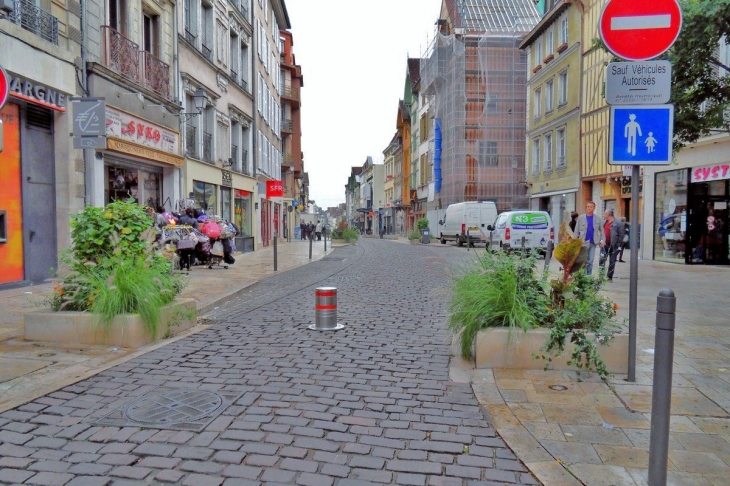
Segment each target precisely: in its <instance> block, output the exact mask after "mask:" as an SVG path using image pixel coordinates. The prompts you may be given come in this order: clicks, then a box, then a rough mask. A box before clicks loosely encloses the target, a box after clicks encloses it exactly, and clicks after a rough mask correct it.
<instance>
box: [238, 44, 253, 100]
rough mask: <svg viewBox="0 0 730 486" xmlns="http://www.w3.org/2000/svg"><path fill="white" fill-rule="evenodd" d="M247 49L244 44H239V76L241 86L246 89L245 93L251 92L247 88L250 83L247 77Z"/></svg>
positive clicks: (248, 62)
mask: <svg viewBox="0 0 730 486" xmlns="http://www.w3.org/2000/svg"><path fill="white" fill-rule="evenodd" d="M249 65H250V61H249V49H248V46H247V45H246V44H244V43H241V64H240V68H239V69H240V70H241V72H240V75H241V84H242V85H243V87H244V88H245V89H246V91H249V92H250V91H251V89H250V88H249V86H248V83H249V82H250V81H251V78H250V77H249V74H248V73H249V68H248V67H249Z"/></svg>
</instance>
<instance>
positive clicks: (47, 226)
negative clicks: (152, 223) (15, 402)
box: [0, 0, 86, 288]
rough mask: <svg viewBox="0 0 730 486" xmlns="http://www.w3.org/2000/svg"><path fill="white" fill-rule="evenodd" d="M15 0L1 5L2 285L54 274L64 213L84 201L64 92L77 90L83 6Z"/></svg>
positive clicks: (65, 242) (65, 228)
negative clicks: (4, 88) (5, 88)
mask: <svg viewBox="0 0 730 486" xmlns="http://www.w3.org/2000/svg"><path fill="white" fill-rule="evenodd" d="M62 5H66V4H65V3H64V4H58V3H56V2H50V1H41V2H31V1H27V0H13V1H11V2H5V3H3V6H2V8H0V46H2V48H0V68H2V69H4V70H5V73H6V75H7V77H8V80H9V88H10V91H9V96H8V99H7V101H6V103H5V105H4V107H0V108H1V109H0V120H1V121H2V124H3V133H4V148H3V149H2V151H0V269H2V270H0V288H4V287H8V286H15V285H25V284H28V283H40V282H43V281H44V280H46V279H49V278H51V277H52V276H53V270H54V269H55V268H56V267H57V264H58V255H59V252H60V251H62V250H63V249H65V248H67V247H68V246H69V244H70V234H69V233H70V231H69V230H70V228H69V225H68V221H69V216H70V215H71V214H74V213H76V212H78V211H79V210H80V209H82V208H83V206H84V200H85V196H86V186H85V184H84V161H83V159H82V157H81V151H80V150H74V149H73V147H72V145H71V139H70V137H68V133H69V131H70V130H71V122H70V116H71V113H70V98H71V97H73V96H78V95H81V94H82V89H81V85H80V84H79V83H77V81H76V68H77V67H78V66H79V64H77V63H76V61H75V59H76V58H77V57H79V56H80V54H81V6H80V4H79V3H77V2H75V1H72V2H69V3H68V5H67V6H62Z"/></svg>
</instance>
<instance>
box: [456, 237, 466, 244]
mask: <svg viewBox="0 0 730 486" xmlns="http://www.w3.org/2000/svg"><path fill="white" fill-rule="evenodd" d="M456 246H458V247H462V246H464V242H463V241H461V236H459V235H456Z"/></svg>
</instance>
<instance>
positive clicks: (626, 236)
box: [618, 217, 631, 263]
mask: <svg viewBox="0 0 730 486" xmlns="http://www.w3.org/2000/svg"><path fill="white" fill-rule="evenodd" d="M621 222H622V223H623V224H624V237H623V240H622V242H621V248H620V249H619V251H618V261H620V262H621V263H626V262H625V261H624V248H626V245H628V244H629V226H631V225H630V224H629V223H627V222H626V218H624V217H622V218H621Z"/></svg>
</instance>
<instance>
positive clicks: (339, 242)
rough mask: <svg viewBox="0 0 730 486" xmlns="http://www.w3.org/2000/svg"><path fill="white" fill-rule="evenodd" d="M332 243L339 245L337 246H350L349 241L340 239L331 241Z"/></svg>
mask: <svg viewBox="0 0 730 486" xmlns="http://www.w3.org/2000/svg"><path fill="white" fill-rule="evenodd" d="M330 242H331V243H332V245H337V246H344V245H349V243H348V242H347V240H339V239H338V240H330Z"/></svg>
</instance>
